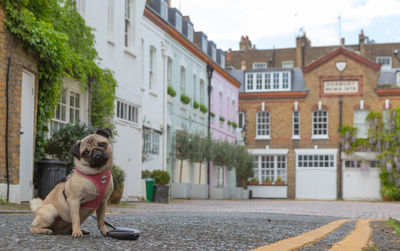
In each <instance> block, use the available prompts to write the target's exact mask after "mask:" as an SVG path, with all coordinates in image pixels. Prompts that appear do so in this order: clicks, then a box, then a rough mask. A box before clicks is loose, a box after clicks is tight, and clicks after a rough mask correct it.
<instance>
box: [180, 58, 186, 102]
mask: <svg viewBox="0 0 400 251" xmlns="http://www.w3.org/2000/svg"><path fill="white" fill-rule="evenodd" d="M180 73H181V74H180V75H181V79H180V91H181V95H186V69H185V66H183V65H182V66H181V72H180Z"/></svg>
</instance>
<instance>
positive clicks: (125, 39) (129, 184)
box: [76, 0, 160, 200]
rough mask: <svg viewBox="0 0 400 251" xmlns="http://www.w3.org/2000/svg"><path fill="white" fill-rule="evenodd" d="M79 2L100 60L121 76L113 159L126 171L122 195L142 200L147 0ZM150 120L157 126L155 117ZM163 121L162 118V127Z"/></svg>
mask: <svg viewBox="0 0 400 251" xmlns="http://www.w3.org/2000/svg"><path fill="white" fill-rule="evenodd" d="M76 5H77V8H78V11H79V13H80V14H81V16H82V17H83V18H84V19H85V20H86V23H87V25H88V26H90V27H92V28H93V33H94V35H95V39H96V44H95V48H96V50H97V51H98V54H99V57H100V58H101V61H100V62H99V65H100V66H101V67H103V68H108V69H111V70H112V71H113V72H114V76H115V79H116V80H117V85H118V86H117V90H116V97H117V100H116V102H115V117H114V123H115V129H116V131H117V132H118V135H116V137H114V142H113V153H114V164H115V165H118V166H120V167H121V168H122V169H123V170H125V172H126V174H127V177H126V181H125V187H124V193H123V198H122V200H138V199H140V192H141V191H140V181H141V170H142V134H143V129H142V128H143V123H144V122H145V123H146V124H147V121H151V119H152V118H150V117H149V116H148V115H147V116H146V114H145V113H143V106H144V100H145V98H144V93H146V94H147V93H149V89H148V87H147V86H145V84H144V79H146V78H147V76H146V77H144V76H143V75H142V74H143V67H142V66H143V64H144V63H143V62H142V58H143V56H142V54H143V51H144V49H143V46H144V45H143V42H142V40H141V29H142V28H141V19H142V16H143V10H144V6H145V0H76ZM147 54H148V53H147ZM147 85H148V84H147ZM154 94H155V95H157V93H154ZM146 102H147V101H146ZM146 104H148V103H146ZM151 123H154V126H155V123H156V122H155V121H154V122H153V121H151ZM159 126H160V123H159V122H158V130H160V128H159ZM150 128H152V127H150Z"/></svg>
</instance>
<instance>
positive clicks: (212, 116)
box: [210, 112, 215, 122]
mask: <svg viewBox="0 0 400 251" xmlns="http://www.w3.org/2000/svg"><path fill="white" fill-rule="evenodd" d="M210 120H211V122H214V121H215V114H214V113H213V112H211V113H210Z"/></svg>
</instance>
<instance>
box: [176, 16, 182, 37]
mask: <svg viewBox="0 0 400 251" xmlns="http://www.w3.org/2000/svg"><path fill="white" fill-rule="evenodd" d="M175 28H176V29H177V30H178V31H179V32H182V17H181V15H179V14H178V13H176V14H175Z"/></svg>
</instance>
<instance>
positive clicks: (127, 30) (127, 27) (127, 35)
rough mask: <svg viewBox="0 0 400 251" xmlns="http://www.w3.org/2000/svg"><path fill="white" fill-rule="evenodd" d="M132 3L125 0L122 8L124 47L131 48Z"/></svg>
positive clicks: (129, 0) (130, 0)
mask: <svg viewBox="0 0 400 251" xmlns="http://www.w3.org/2000/svg"><path fill="white" fill-rule="evenodd" d="M132 20H133V3H132V0H125V9H124V47H125V48H128V49H132V48H133V21H132Z"/></svg>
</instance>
